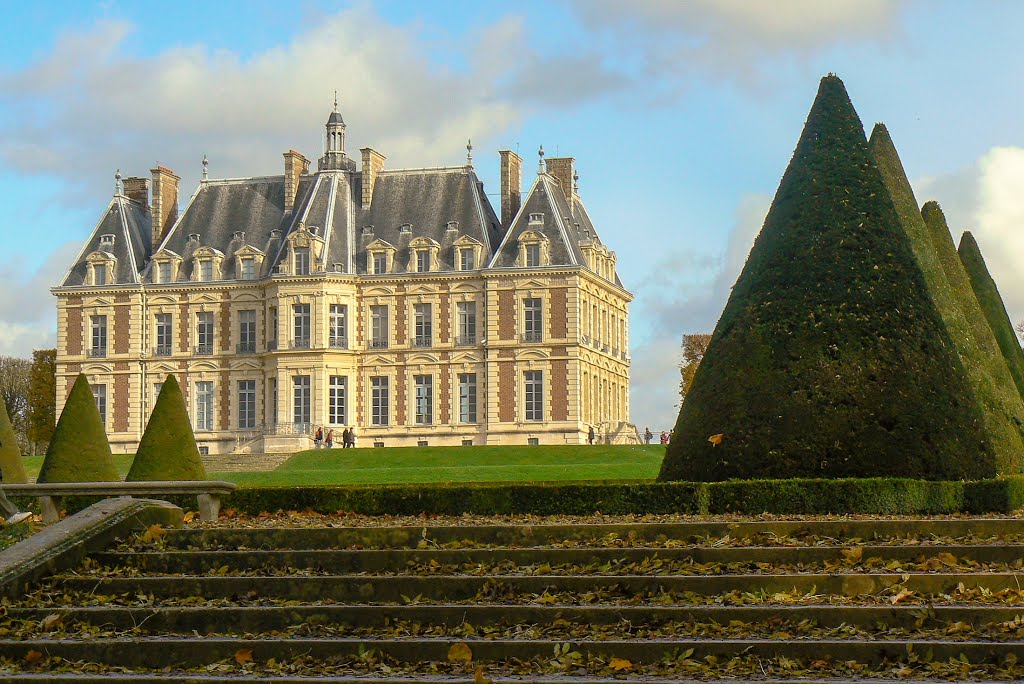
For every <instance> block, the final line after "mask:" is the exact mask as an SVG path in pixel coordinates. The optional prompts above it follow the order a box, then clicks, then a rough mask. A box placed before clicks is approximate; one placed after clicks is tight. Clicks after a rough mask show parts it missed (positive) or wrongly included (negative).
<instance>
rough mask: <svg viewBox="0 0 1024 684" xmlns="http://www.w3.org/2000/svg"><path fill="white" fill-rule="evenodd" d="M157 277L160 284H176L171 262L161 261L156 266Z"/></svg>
mask: <svg viewBox="0 0 1024 684" xmlns="http://www.w3.org/2000/svg"><path fill="white" fill-rule="evenodd" d="M156 275H157V278H156V280H157V282H158V283H171V282H174V276H172V275H171V262H170V261H161V262H160V263H158V264H157V265H156Z"/></svg>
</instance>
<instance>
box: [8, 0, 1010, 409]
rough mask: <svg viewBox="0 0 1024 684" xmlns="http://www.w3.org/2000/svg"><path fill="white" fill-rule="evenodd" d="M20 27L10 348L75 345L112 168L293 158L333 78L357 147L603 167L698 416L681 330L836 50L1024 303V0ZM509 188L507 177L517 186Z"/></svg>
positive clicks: (709, 294) (72, 14)
mask: <svg viewBox="0 0 1024 684" xmlns="http://www.w3.org/2000/svg"><path fill="white" fill-rule="evenodd" d="M0 11H2V12H3V14H4V21H3V25H4V27H5V28H4V35H3V40H0V217H2V218H0V234H2V236H3V244H4V246H5V249H6V252H7V258H6V259H5V260H4V263H3V264H2V265H0V279H2V282H4V283H6V284H7V287H6V288H3V290H0V354H14V355H21V356H27V355H28V354H29V353H30V352H31V350H32V349H33V348H38V347H42V346H51V345H53V343H54V335H55V308H54V300H53V298H52V296H51V295H50V294H49V291H48V289H49V287H51V286H53V285H55V284H56V283H57V282H58V281H59V280H60V278H61V276H62V274H63V271H64V269H65V268H66V267H67V266H68V264H69V262H70V260H71V259H72V258H73V256H74V254H75V252H76V251H77V249H78V248H80V246H81V244H82V241H83V240H84V239H85V238H86V237H87V235H88V233H89V232H90V231H91V229H92V227H93V225H94V223H95V221H96V219H97V217H98V216H99V213H100V211H101V210H102V208H103V207H104V206H105V204H106V202H107V201H108V199H109V196H110V194H111V192H112V190H113V176H114V171H115V169H117V168H120V169H121V170H122V171H123V172H124V174H125V175H146V174H148V169H150V168H151V167H152V166H153V165H154V164H156V163H157V162H159V163H161V164H163V165H165V166H169V167H170V168H172V169H174V170H175V171H176V172H177V173H179V174H180V175H181V176H182V184H183V197H182V203H184V202H185V201H186V200H187V197H188V196H189V195H190V194H191V192H192V191H193V190H194V188H195V185H196V182H197V181H198V177H199V173H200V170H201V167H200V160H201V159H202V157H203V155H204V154H207V155H209V158H210V172H211V175H212V176H214V177H230V176H240V175H257V174H264V173H280V172H281V171H280V168H279V167H280V166H281V164H282V161H281V153H282V152H283V151H285V150H286V149H288V148H295V149H298V150H300V151H302V152H304V153H305V154H306V156H308V157H310V158H315V157H316V156H318V155H319V153H320V151H321V145H322V143H321V133H322V125H323V121H324V120H325V116H326V114H327V112H328V111H329V108H330V105H331V100H332V98H333V93H334V90H335V89H338V91H339V96H340V100H341V109H342V112H343V114H344V115H345V119H346V122H347V123H348V142H349V148H350V149H355V148H358V147H363V146H372V147H374V148H375V149H378V150H380V151H381V152H382V153H384V154H385V155H386V156H387V158H388V160H387V165H388V166H389V167H392V168H399V167H404V166H421V165H443V164H455V163H460V162H461V161H462V160H463V159H464V158H465V141H466V139H467V138H472V139H473V144H474V159H475V162H476V167H477V170H478V172H479V173H480V174H481V176H482V177H483V179H484V181H485V183H486V186H487V188H488V191H489V192H491V193H496V192H497V189H498V183H497V172H498V165H497V150H498V149H501V148H505V147H511V148H512V149H518V150H519V151H520V153H521V154H522V156H523V157H524V160H525V168H526V170H527V173H526V177H525V178H524V185H528V184H529V182H530V180H531V179H530V173H532V169H534V168H536V166H535V162H536V150H537V147H538V146H539V145H541V144H543V145H544V149H545V151H546V152H547V153H548V154H549V155H553V154H558V155H571V156H575V157H576V160H577V168H578V170H579V173H580V189H581V193H582V195H583V198H584V201H585V203H586V204H587V207H588V209H589V211H590V213H591V215H592V217H593V218H594V220H595V223H596V224H597V228H598V230H599V232H600V233H601V235H602V237H603V239H604V240H605V242H606V243H608V244H609V245H610V246H611V247H612V248H613V249H615V250H616V252H617V253H618V259H619V261H618V263H619V270H620V275H621V277H622V279H623V281H624V283H625V284H626V286H627V287H628V288H630V289H631V290H632V291H633V292H634V293H635V295H636V300H635V302H634V304H633V306H632V309H631V317H632V320H631V351H632V354H633V359H634V361H633V419H634V421H635V422H637V423H638V424H640V425H641V426H644V425H650V426H651V427H652V428H653V429H662V428H667V427H668V426H669V425H670V424H671V423H672V422H673V420H674V416H675V411H676V408H675V405H676V402H677V397H676V384H677V378H678V375H677V371H676V369H675V368H676V364H677V363H678V356H679V354H678V346H679V338H680V336H681V335H682V334H683V333H686V332H702V331H710V330H711V329H712V328H713V327H714V324H715V321H716V320H717V318H718V315H719V313H720V312H721V309H722V307H723V305H724V303H725V299H726V297H727V296H728V292H729V288H730V287H731V285H732V283H733V282H734V280H735V278H736V275H737V274H738V272H739V269H740V268H741V266H742V264H743V261H744V259H745V257H746V254H747V251H748V249H749V247H750V244H751V243H752V241H753V237H754V236H755V235H756V233H757V230H758V229H759V228H760V225H761V222H762V221H763V218H764V214H765V212H766V210H767V207H768V205H769V203H770V201H771V197H772V195H773V193H774V192H775V189H776V187H777V185H778V182H779V179H780V178H781V175H782V172H783V171H784V169H785V167H786V164H787V163H788V161H789V157H790V155H791V153H792V150H793V146H794V145H795V143H796V140H797V137H798V135H799V133H800V129H801V127H802V125H803V121H804V118H805V116H806V113H807V110H808V108H809V107H810V104H811V101H812V99H813V97H814V93H815V91H816V89H817V84H818V79H819V78H820V77H821V76H822V75H823V74H825V73H828V72H835V73H837V74H839V75H840V76H841V77H842V78H843V80H844V81H845V83H846V86H847V89H848V90H849V92H850V94H851V96H852V98H853V101H854V105H855V106H856V107H857V109H858V111H859V113H860V115H861V119H862V120H863V121H864V124H865V126H866V127H867V128H868V129H870V126H871V125H872V124H873V123H874V122H876V121H884V122H885V123H886V124H887V125H888V127H889V130H890V132H891V134H892V136H893V138H894V141H895V142H896V145H897V148H898V149H899V151H900V154H901V157H902V159H903V163H904V165H905V167H906V169H907V172H908V175H909V176H910V178H911V181H912V182H913V183H914V186H915V190H916V191H917V195H918V200H919V201H920V202H921V203H923V202H924V201H926V200H929V199H936V200H938V201H939V202H940V204H941V205H942V206H943V208H944V210H945V211H946V214H947V217H948V218H949V219H950V224H951V226H952V230H953V232H954V238H955V239H959V235H960V232H961V231H962V230H963V229H966V228H970V229H972V230H974V231H975V233H976V235H977V237H978V239H979V242H980V244H981V247H982V250H983V251H984V252H985V255H986V257H987V259H988V261H989V266H990V268H991V270H992V271H993V274H994V276H995V278H996V280H997V282H998V283H999V285H1000V287H1001V289H1002V292H1003V296H1004V299H1006V301H1007V306H1008V308H1009V309H1010V312H1011V317H1013V318H1014V320H1019V319H1021V318H1024V269H1019V268H1018V267H1017V260H1018V256H1019V255H1022V254H1024V230H1022V229H1021V227H1022V226H1024V192H1021V189H1022V188H1024V124H1021V123H1020V112H1021V111H1024V88H1022V87H1021V86H1020V85H1019V76H1020V74H1021V73H1024V68H1022V67H1024V48H1022V47H1021V41H1020V39H1019V35H1018V34H1019V27H1020V26H1021V25H1024V4H1020V3H1012V2H997V1H995V0H993V1H989V2H985V1H982V0H978V1H975V2H971V3H965V2H940V1H938V0H933V1H930V2H913V1H910V0H906V1H894V0H855V1H854V0H831V1H830V2H827V3H823V2H818V1H817V0H789V1H786V0H775V1H773V2H757V1H753V0H719V1H717V2H713V1H711V0H690V1H686V2H684V1H682V0H679V1H662V0H632V1H631V2H625V1H624V0H623V1H616V0H561V1H550V0H549V1H548V2H519V3H515V4H498V3H481V2H478V1H477V2H422V1H420V2H380V3H372V2H357V3H344V2H342V3H327V2H299V3H294V4H288V3H280V2H244V3H243V2H233V1H232V2H219V3H210V2H203V3H188V2H179V3H172V4H170V5H168V4H162V5H154V4H153V3H137V2H136V3H125V2H118V1H117V0H107V1H105V2H99V3H87V2H74V3H72V2H50V3H35V4H32V3H19V4H17V5H15V4H7V5H5V6H3V8H2V9H0ZM493 201H494V203H495V204H497V202H498V200H497V197H496V196H494V198H493Z"/></svg>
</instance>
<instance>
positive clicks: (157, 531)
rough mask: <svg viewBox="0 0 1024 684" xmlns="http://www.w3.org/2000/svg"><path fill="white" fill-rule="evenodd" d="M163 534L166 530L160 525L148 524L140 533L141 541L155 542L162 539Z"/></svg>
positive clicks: (144, 542)
mask: <svg viewBox="0 0 1024 684" xmlns="http://www.w3.org/2000/svg"><path fill="white" fill-rule="evenodd" d="M165 534H167V530H165V529H164V528H163V526H162V525H150V526H149V527H147V528H146V531H145V532H144V533H143V534H142V543H143V544H155V543H157V542H158V541H160V540H161V539H163V538H164V535H165Z"/></svg>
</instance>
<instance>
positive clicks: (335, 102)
mask: <svg viewBox="0 0 1024 684" xmlns="http://www.w3.org/2000/svg"><path fill="white" fill-rule="evenodd" d="M334 111H338V89H337V88H335V89H334Z"/></svg>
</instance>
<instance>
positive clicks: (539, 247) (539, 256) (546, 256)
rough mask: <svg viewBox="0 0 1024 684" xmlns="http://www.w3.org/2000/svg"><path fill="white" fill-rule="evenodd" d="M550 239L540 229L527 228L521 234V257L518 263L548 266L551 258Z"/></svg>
mask: <svg viewBox="0 0 1024 684" xmlns="http://www.w3.org/2000/svg"><path fill="white" fill-rule="evenodd" d="M549 249H550V241H549V240H548V238H547V236H546V235H544V234H543V233H541V232H540V231H538V230H527V231H525V232H524V233H523V234H522V235H520V236H519V257H518V258H517V259H516V263H517V265H519V266H525V267H526V268H537V267H539V266H547V265H548V263H549V262H550V260H551V255H550V253H549Z"/></svg>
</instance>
